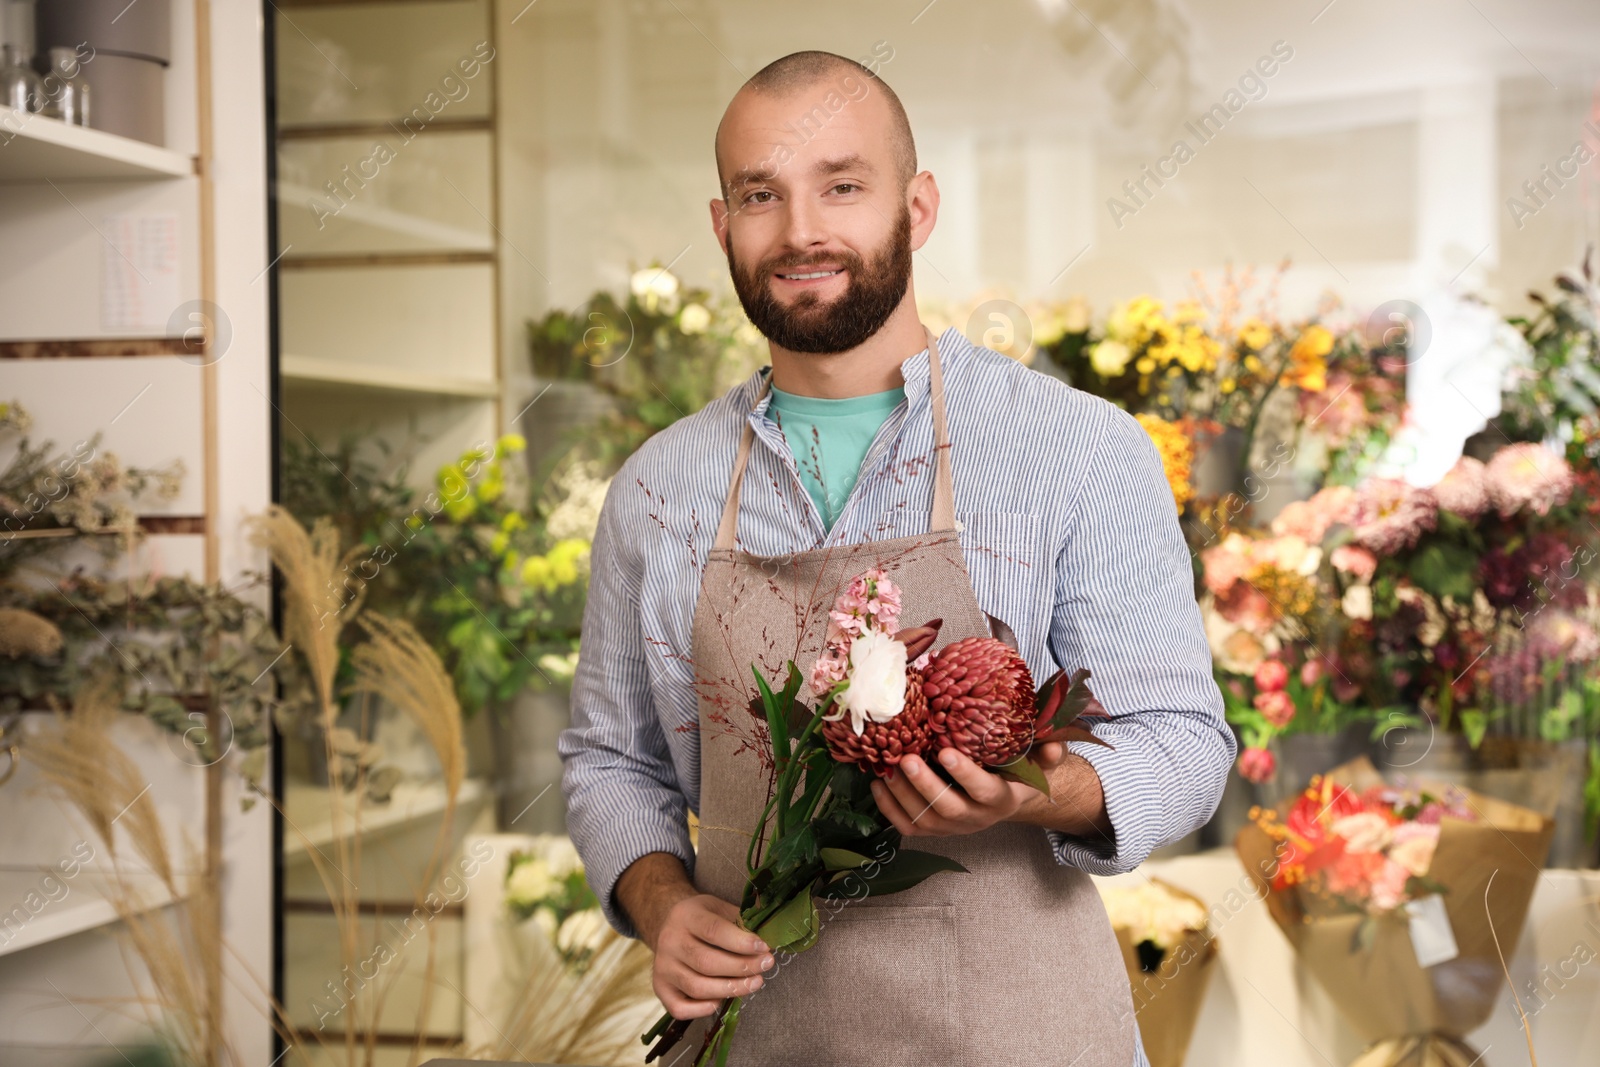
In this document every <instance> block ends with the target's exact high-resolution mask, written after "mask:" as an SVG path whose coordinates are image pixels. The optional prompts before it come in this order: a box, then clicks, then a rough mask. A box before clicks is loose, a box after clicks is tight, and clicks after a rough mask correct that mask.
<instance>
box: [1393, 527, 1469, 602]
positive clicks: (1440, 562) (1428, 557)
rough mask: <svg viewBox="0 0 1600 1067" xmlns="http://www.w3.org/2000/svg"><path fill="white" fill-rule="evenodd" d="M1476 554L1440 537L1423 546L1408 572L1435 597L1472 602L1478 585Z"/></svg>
mask: <svg viewBox="0 0 1600 1067" xmlns="http://www.w3.org/2000/svg"><path fill="white" fill-rule="evenodd" d="M1477 568H1478V561H1477V559H1476V557H1474V556H1473V554H1472V553H1471V552H1469V551H1467V550H1466V549H1465V548H1462V547H1461V546H1459V545H1452V544H1449V543H1447V542H1441V541H1438V540H1435V541H1433V542H1432V543H1431V544H1429V545H1427V546H1426V547H1424V548H1423V549H1422V550H1421V551H1419V552H1418V553H1417V554H1416V555H1415V556H1413V557H1412V559H1411V565H1410V567H1408V568H1407V573H1409V574H1410V575H1411V580H1412V581H1414V582H1416V583H1417V585H1419V586H1421V587H1422V588H1423V589H1425V590H1427V591H1428V592H1430V593H1432V594H1433V595H1434V596H1435V597H1441V598H1442V597H1447V596H1448V597H1453V598H1455V600H1456V601H1457V602H1460V603H1470V602H1471V600H1472V591H1473V590H1474V589H1475V588H1477V583H1476V582H1475V581H1474V576H1475V575H1476V574H1477Z"/></svg>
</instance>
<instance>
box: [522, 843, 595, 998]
mask: <svg viewBox="0 0 1600 1067" xmlns="http://www.w3.org/2000/svg"><path fill="white" fill-rule="evenodd" d="M505 903H506V908H507V910H508V911H509V912H510V913H511V915H512V917H513V918H515V919H516V920H517V921H519V922H527V923H532V924H533V925H534V926H537V927H538V928H539V929H540V930H541V931H542V932H543V933H544V936H546V937H548V938H549V939H550V941H551V943H552V944H553V945H554V946H555V948H556V951H557V952H559V953H560V954H561V957H562V959H563V960H564V961H565V962H566V963H567V964H568V966H571V967H573V968H574V969H575V970H578V971H580V972H581V971H582V970H583V968H584V967H585V966H586V965H587V963H588V961H589V958H590V957H591V956H592V954H593V951H594V947H595V943H596V941H597V940H598V938H599V937H600V935H601V933H602V932H603V931H604V928H605V925H606V924H605V917H604V915H603V914H602V913H601V911H600V902H599V900H598V899H597V898H596V897H595V895H594V891H593V890H592V889H590V888H589V882H588V879H587V878H586V877H585V875H584V870H583V861H582V860H581V859H580V858H579V857H578V850H577V849H576V848H574V847H573V844H572V840H571V839H570V838H568V837H567V836H566V835H565V834H536V835H534V837H533V838H532V839H531V840H530V841H529V843H528V847H526V848H521V849H517V850H515V851H513V852H512V853H511V854H510V855H509V856H508V857H507V859H506V875H505ZM597 920H598V922H599V926H598V927H597V926H596V925H595V923H596V921H597Z"/></svg>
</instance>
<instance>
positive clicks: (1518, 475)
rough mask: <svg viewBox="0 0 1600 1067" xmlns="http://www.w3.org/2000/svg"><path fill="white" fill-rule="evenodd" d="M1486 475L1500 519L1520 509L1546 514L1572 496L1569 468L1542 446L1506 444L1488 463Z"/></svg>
mask: <svg viewBox="0 0 1600 1067" xmlns="http://www.w3.org/2000/svg"><path fill="white" fill-rule="evenodd" d="M1487 472H1488V477H1489V499H1490V501H1491V502H1492V503H1493V504H1494V506H1495V510H1496V511H1498V512H1500V515H1501V517H1502V518H1510V517H1511V516H1512V515H1515V514H1516V513H1517V512H1519V511H1521V510H1522V509H1523V508H1531V509H1532V510H1533V511H1535V512H1537V513H1538V514H1540V515H1546V514H1549V512H1550V509H1551V508H1553V507H1555V506H1556V505H1558V504H1565V503H1566V502H1567V500H1568V498H1570V497H1571V496H1572V486H1573V481H1574V479H1573V476H1572V468H1571V467H1569V466H1568V465H1567V461H1566V460H1564V459H1562V458H1561V457H1560V456H1558V455H1556V454H1555V453H1554V452H1552V451H1550V450H1549V449H1548V448H1545V447H1544V446H1543V445H1539V444H1533V443H1531V442H1524V443H1522V444H1516V445H1507V446H1506V447H1505V448H1502V449H1501V450H1500V451H1498V452H1496V453H1495V454H1494V457H1493V458H1492V459H1490V460H1489V466H1488V468H1487Z"/></svg>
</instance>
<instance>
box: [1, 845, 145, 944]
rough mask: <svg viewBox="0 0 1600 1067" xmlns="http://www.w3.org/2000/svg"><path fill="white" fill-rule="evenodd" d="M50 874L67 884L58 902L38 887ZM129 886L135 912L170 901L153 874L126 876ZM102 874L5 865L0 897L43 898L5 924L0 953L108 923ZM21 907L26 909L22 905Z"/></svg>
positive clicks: (111, 917) (110, 913)
mask: <svg viewBox="0 0 1600 1067" xmlns="http://www.w3.org/2000/svg"><path fill="white" fill-rule="evenodd" d="M47 873H49V874H53V875H54V876H55V881H56V883H59V884H60V885H63V886H65V887H66V888H67V890H68V891H67V894H66V895H65V896H63V897H61V898H60V899H59V900H55V901H51V900H49V899H48V898H47V897H46V895H45V892H44V890H43V889H41V885H42V884H43V880H44V878H45V876H46V874H47ZM126 877H127V879H128V882H129V884H130V885H131V886H132V887H133V889H134V891H135V895H136V896H137V898H138V906H137V910H139V911H141V912H144V911H154V910H155V909H156V908H164V907H166V906H167V905H168V904H172V903H174V899H173V896H172V894H171V893H169V892H167V888H166V886H165V885H163V884H162V883H161V880H160V879H159V878H157V877H156V876H155V875H153V874H151V875H133V874H130V875H127V876H126ZM108 885H109V880H108V877H107V876H106V875H104V874H100V873H97V872H95V871H92V870H82V871H80V872H79V873H78V874H77V876H76V877H74V878H71V879H65V878H63V877H62V876H61V875H60V873H59V872H46V871H43V870H28V869H23V868H17V867H10V868H5V869H3V870H0V893H3V894H4V896H3V897H0V899H4V900H8V901H24V900H27V899H28V898H29V895H30V894H35V895H36V896H37V899H39V900H41V901H43V906H42V907H41V908H40V909H39V911H38V912H37V914H35V915H34V916H33V917H32V918H31V919H29V920H28V921H27V922H26V923H25V924H23V925H22V926H21V927H20V928H19V927H16V926H8V927H7V929H6V932H7V933H9V934H12V935H13V936H12V937H11V940H9V941H6V940H4V939H0V956H8V955H10V954H11V953H13V952H21V951H22V950H23V949H29V948H33V947H34V946H36V945H43V944H47V943H49V942H51V941H59V940H60V939H61V938H63V937H70V936H72V935H73V934H78V933H82V932H83V931H85V930H93V929H96V928H97V927H101V926H109V925H111V924H112V923H114V922H117V921H118V920H119V916H118V915H117V909H116V908H114V907H112V906H111V902H110V901H109V900H107V899H106V898H105V892H106V889H107V887H108ZM19 907H21V910H23V911H26V910H27V908H26V907H25V906H21V905H19Z"/></svg>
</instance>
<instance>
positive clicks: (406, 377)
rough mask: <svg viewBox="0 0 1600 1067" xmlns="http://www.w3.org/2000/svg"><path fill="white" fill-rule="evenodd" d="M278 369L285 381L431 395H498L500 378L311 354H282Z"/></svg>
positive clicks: (484, 396)
mask: <svg viewBox="0 0 1600 1067" xmlns="http://www.w3.org/2000/svg"><path fill="white" fill-rule="evenodd" d="M278 367H279V370H280V371H281V372H282V375H283V380H284V381H286V382H296V383H304V384H310V385H321V386H328V387H330V388H345V389H359V390H372V391H374V392H387V393H419V394H423V395H434V396H460V397H473V398H483V399H489V398H494V397H498V396H499V395H500V383H499V382H481V381H473V380H472V379H469V378H452V377H449V376H448V375H443V374H424V373H421V372H419V371H412V370H406V369H404V368H400V367H382V366H378V365H377V364H367V363H336V362H334V361H333V360H330V359H317V358H316V357H314V356H282V357H280V358H279V360H278Z"/></svg>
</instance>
